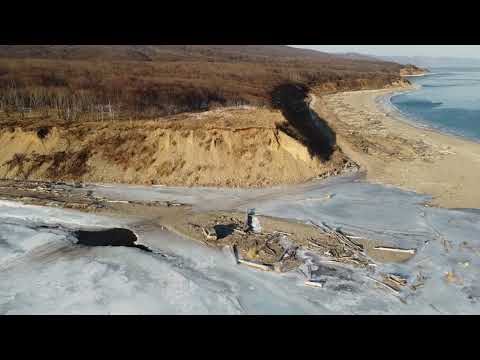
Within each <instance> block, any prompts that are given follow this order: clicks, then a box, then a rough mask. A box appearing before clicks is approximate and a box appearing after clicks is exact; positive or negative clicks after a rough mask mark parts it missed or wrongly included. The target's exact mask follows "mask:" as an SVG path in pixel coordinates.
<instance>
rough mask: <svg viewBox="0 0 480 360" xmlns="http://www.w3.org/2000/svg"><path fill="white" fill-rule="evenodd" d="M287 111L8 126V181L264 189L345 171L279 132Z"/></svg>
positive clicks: (0, 129) (3, 164)
mask: <svg viewBox="0 0 480 360" xmlns="http://www.w3.org/2000/svg"><path fill="white" fill-rule="evenodd" d="M285 122H286V119H285V118H284V117H283V115H282V113H281V112H280V111H273V110H268V109H258V108H227V109H220V110H213V111H208V112H204V113H198V114H183V115H177V116H173V117H169V118H162V119H158V120H156V121H153V120H150V121H134V122H130V121H106V122H82V123H73V124H66V123H63V124H62V123H59V122H58V121H56V122H53V121H51V120H41V119H38V118H32V119H26V120H24V121H10V122H9V121H7V120H4V121H2V122H0V148H1V149H2V151H1V152H0V177H1V178H7V179H22V180H23V179H30V180H56V181H72V180H73V181H82V182H97V183H135V184H163V185H178V186H193V185H196V186H228V187H257V186H268V185H275V184H292V183H300V182H304V181H307V180H309V179H312V178H316V177H320V176H325V175H327V174H332V173H338V172H339V171H341V170H342V169H343V167H344V166H345V165H346V164H347V160H346V157H345V156H344V154H343V153H342V152H341V151H340V150H339V149H338V148H336V149H335V150H334V152H333V154H332V156H331V157H330V159H329V160H326V161H322V160H321V159H319V158H318V157H315V156H312V155H311V153H310V151H309V149H308V148H307V147H306V146H305V145H303V144H302V143H300V142H299V141H297V140H296V139H294V138H293V137H291V136H289V135H287V134H286V133H285V132H283V131H281V130H279V129H277V126H278V125H279V124H282V123H285Z"/></svg>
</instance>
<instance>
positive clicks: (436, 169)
mask: <svg viewBox="0 0 480 360" xmlns="http://www.w3.org/2000/svg"><path fill="white" fill-rule="evenodd" d="M411 89H412V88H391V89H384V90H367V91H355V92H344V93H337V94H333V95H326V96H322V97H319V99H318V100H319V101H317V102H316V105H315V106H314V110H315V111H317V113H318V114H319V115H320V116H321V117H323V118H325V119H326V120H327V121H328V122H329V124H330V125H331V126H332V128H333V129H334V130H335V132H336V135H337V143H338V145H339V146H340V147H341V148H342V150H343V151H344V152H345V153H346V154H347V155H348V156H349V157H350V158H351V159H353V160H354V161H355V162H357V163H358V164H359V165H360V166H361V168H362V169H363V170H365V171H366V177H367V180H368V181H370V182H374V183H381V184H385V185H392V186H396V187H400V188H402V189H405V190H411V191H415V192H417V193H420V194H427V195H431V196H432V197H433V199H432V201H431V204H432V205H434V206H440V207H447V208H480V191H479V190H478V179H480V144H479V143H475V142H472V141H468V140H465V139H463V138H460V137H457V136H453V135H447V134H443V133H440V132H438V131H436V130H432V129H427V128H420V127H417V126H415V125H413V124H412V123H409V119H407V118H405V117H403V116H402V114H400V113H399V112H397V111H395V109H394V108H392V107H389V106H388V105H387V104H388V101H385V99H386V98H387V97H389V96H391V95H392V94H394V93H396V92H399V91H409V90H411Z"/></svg>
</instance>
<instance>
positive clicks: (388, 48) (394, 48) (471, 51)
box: [292, 45, 480, 59]
mask: <svg viewBox="0 0 480 360" xmlns="http://www.w3.org/2000/svg"><path fill="white" fill-rule="evenodd" d="M292 46H294V47H301V48H306V49H314V50H319V51H324V52H334V53H345V52H356V53H361V54H367V55H378V56H434V57H442V56H446V57H461V58H477V59H480V45H292Z"/></svg>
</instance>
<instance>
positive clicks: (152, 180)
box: [0, 45, 402, 186]
mask: <svg viewBox="0 0 480 360" xmlns="http://www.w3.org/2000/svg"><path fill="white" fill-rule="evenodd" d="M401 69H402V66H401V65H398V64H394V63H389V62H381V61H370V60H352V59H348V58H341V57H338V56H334V55H331V54H324V53H319V52H316V51H311V50H301V49H295V48H290V47H287V46H269V45H262V46H260V45H245V46H237V45H213V46H210V45H186V46H185V45H162V46H160V45H141V46H136V45H115V46H104V45H100V46H94V45H73V46H70V45H58V46H57V45H35V46H33V45H32V46H26V45H18V46H7V45H2V46H0V145H1V147H2V149H6V150H4V151H2V154H1V155H0V177H2V178H14V179H34V180H75V181H93V182H126V183H148V184H168V185H188V186H190V185H210V186H265V185H274V184H285V183H298V182H303V181H306V180H308V179H311V178H315V177H319V176H328V175H332V174H337V173H339V172H341V171H342V170H343V169H345V168H349V167H352V166H354V165H353V164H352V163H351V162H350V161H349V159H348V158H347V157H346V156H345V155H344V154H343V153H342V151H341V149H340V148H339V147H338V146H337V145H336V140H335V133H334V132H332V130H331V129H330V128H329V127H328V125H327V124H326V122H325V121H324V120H323V119H321V118H319V117H318V116H316V114H315V113H313V112H311V109H310V108H309V102H310V101H311V100H312V99H311V97H310V96H309V94H310V93H312V92H314V93H316V94H322V93H331V92H335V91H340V90H356V89H371V88H380V87H384V86H388V85H390V84H394V83H395V84H398V83H401V82H402V80H401V77H400V71H401Z"/></svg>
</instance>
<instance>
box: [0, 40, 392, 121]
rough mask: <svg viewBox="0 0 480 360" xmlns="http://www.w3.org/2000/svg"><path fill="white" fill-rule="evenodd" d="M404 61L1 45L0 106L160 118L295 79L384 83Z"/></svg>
mask: <svg viewBox="0 0 480 360" xmlns="http://www.w3.org/2000/svg"><path fill="white" fill-rule="evenodd" d="M400 69H401V65H398V64H394V63H388V62H381V61H358V60H351V59H344V58H341V57H336V56H334V55H331V54H324V53H320V52H316V51H312V50H303V49H295V48H290V47H288V46H277V45H272V46H270V45H262V46H260V45H244V46H240V45H208V46H207V45H140V46H139V45H112V46H105V45H99V46H95V45H1V46H0V108H1V109H4V110H6V111H7V112H9V113H14V112H17V111H21V110H22V109H24V108H28V109H35V110H39V111H41V112H42V113H44V114H45V116H47V115H49V114H50V115H51V113H52V111H49V110H52V109H54V111H53V112H54V115H56V116H59V117H63V118H65V119H66V120H75V119H78V118H81V117H83V118H89V119H91V118H92V117H95V115H98V112H99V111H103V110H104V109H105V106H108V109H109V113H114V114H115V116H116V118H117V119H118V118H120V117H124V118H129V119H131V118H132V117H142V118H144V117H150V118H151V117H155V116H164V115H171V114H175V113H180V112H188V111H199V110H206V109H212V108H215V107H218V106H231V105H242V104H248V105H255V106H271V93H272V91H274V88H275V87H276V86H279V85H281V84H284V83H286V82H296V83H301V84H305V85H307V86H309V87H315V86H323V85H325V84H330V85H333V86H334V87H338V88H339V89H340V88H346V89H348V88H355V87H358V85H357V83H358V81H360V80H361V81H362V83H363V84H366V83H370V84H371V86H372V87H381V86H383V85H385V84H388V83H390V82H392V81H395V80H396V79H397V78H398V74H399V71H400Z"/></svg>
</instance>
